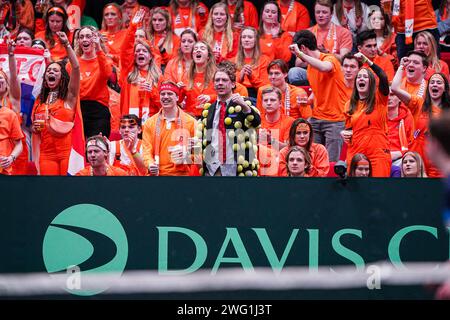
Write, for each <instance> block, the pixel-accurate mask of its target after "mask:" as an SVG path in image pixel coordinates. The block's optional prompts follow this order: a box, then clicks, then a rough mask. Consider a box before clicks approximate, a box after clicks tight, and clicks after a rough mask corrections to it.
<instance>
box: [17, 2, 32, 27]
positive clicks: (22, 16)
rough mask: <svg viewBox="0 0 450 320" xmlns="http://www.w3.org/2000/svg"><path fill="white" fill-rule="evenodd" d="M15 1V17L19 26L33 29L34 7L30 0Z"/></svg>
mask: <svg viewBox="0 0 450 320" xmlns="http://www.w3.org/2000/svg"><path fill="white" fill-rule="evenodd" d="M21 2H22V1H20V2H16V17H17V19H18V20H19V21H18V23H19V24H20V26H22V27H25V28H28V29H30V30H33V28H34V8H33V4H32V3H31V1H30V0H25V1H23V4H21Z"/></svg>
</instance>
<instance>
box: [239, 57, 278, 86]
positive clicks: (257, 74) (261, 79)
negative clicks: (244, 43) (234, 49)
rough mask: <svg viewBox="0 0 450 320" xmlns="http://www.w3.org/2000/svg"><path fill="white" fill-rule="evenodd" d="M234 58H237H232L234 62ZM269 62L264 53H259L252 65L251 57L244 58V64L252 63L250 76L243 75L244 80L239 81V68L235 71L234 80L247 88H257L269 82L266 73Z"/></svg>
mask: <svg viewBox="0 0 450 320" xmlns="http://www.w3.org/2000/svg"><path fill="white" fill-rule="evenodd" d="M236 60H237V58H235V59H233V62H234V63H236ZM269 63H270V59H269V58H268V57H267V56H265V55H261V57H260V58H259V60H258V62H257V63H256V64H254V65H252V58H245V59H244V64H249V65H252V77H251V78H250V77H248V76H247V75H245V76H244V80H243V81H240V78H241V77H240V73H241V70H242V68H241V69H238V70H237V71H236V82H239V83H242V84H243V85H244V86H246V87H247V88H259V87H261V86H264V85H266V84H267V83H269V75H268V74H267V66H268V65H269Z"/></svg>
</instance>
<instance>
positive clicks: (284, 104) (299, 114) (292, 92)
mask: <svg viewBox="0 0 450 320" xmlns="http://www.w3.org/2000/svg"><path fill="white" fill-rule="evenodd" d="M286 85H287V87H286V89H287V90H289V101H287V100H286V97H287V95H286V91H285V90H281V111H282V113H283V114H286V115H287V116H290V117H292V118H294V119H298V118H303V119H308V118H310V117H311V115H312V110H311V106H310V105H309V104H307V103H300V104H298V103H297V98H298V97H299V98H300V99H302V100H305V99H308V94H307V93H306V91H305V90H304V89H303V88H299V87H297V86H294V85H290V84H286ZM270 86H271V85H270V84H268V85H265V86H263V87H261V88H259V90H258V95H257V98H256V107H257V108H258V109H259V110H260V111H261V114H264V107H263V105H262V92H263V90H264V89H266V88H268V87H270Z"/></svg>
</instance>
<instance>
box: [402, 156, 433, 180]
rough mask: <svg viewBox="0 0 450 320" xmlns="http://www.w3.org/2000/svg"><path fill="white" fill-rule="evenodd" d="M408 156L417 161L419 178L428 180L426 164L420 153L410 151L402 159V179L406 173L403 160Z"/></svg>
mask: <svg viewBox="0 0 450 320" xmlns="http://www.w3.org/2000/svg"><path fill="white" fill-rule="evenodd" d="M407 156H411V157H413V159H414V160H416V163H417V175H416V177H417V178H426V177H427V174H426V172H425V164H424V162H423V159H422V157H421V156H420V154H419V153H417V152H415V151H408V152H406V153H405V154H404V155H403V157H402V164H401V175H402V177H405V172H404V171H403V160H404V159H405V158H406V157H407Z"/></svg>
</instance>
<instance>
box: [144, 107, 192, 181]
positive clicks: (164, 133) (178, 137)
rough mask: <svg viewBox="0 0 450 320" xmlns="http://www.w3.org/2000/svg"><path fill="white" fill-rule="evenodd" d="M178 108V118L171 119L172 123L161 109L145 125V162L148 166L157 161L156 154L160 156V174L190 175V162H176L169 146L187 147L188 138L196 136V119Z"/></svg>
mask: <svg viewBox="0 0 450 320" xmlns="http://www.w3.org/2000/svg"><path fill="white" fill-rule="evenodd" d="M178 110H179V115H178V118H177V119H176V120H174V121H171V122H170V125H169V124H168V123H167V121H166V120H165V119H164V117H163V114H162V111H160V112H158V113H157V114H155V115H154V116H152V117H151V118H150V119H148V121H147V122H146V123H145V124H144V127H143V136H142V137H143V138H142V146H143V150H144V151H143V155H142V157H143V159H144V164H145V166H146V167H147V168H148V166H149V165H150V164H153V163H155V156H159V175H160V176H188V175H189V172H190V165H189V164H176V163H174V162H173V161H172V159H171V156H170V152H169V147H173V146H176V145H182V146H184V147H187V146H188V139H189V138H191V137H193V136H194V130H195V124H196V120H195V119H194V118H193V117H191V116H190V115H188V114H186V113H185V112H183V111H182V110H181V109H178ZM180 117H181V118H180ZM158 119H160V120H159V121H158ZM158 123H159V129H158V128H157V126H158ZM158 132H159V137H158V134H157V133H158Z"/></svg>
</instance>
